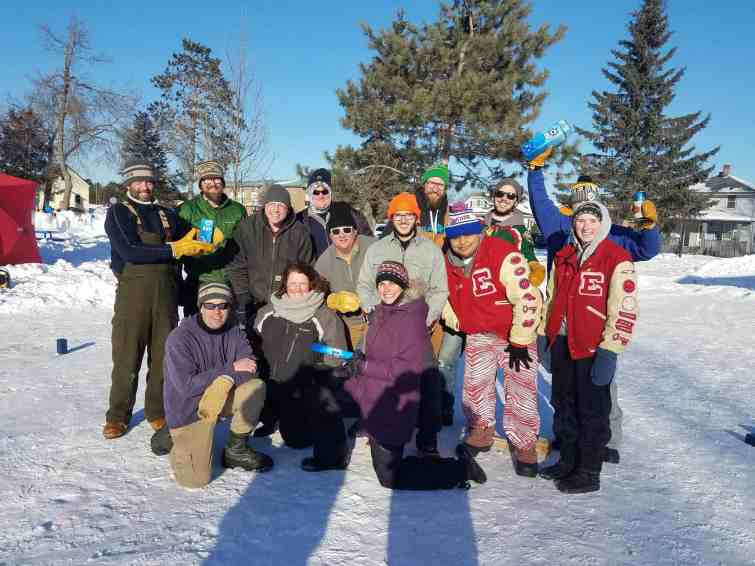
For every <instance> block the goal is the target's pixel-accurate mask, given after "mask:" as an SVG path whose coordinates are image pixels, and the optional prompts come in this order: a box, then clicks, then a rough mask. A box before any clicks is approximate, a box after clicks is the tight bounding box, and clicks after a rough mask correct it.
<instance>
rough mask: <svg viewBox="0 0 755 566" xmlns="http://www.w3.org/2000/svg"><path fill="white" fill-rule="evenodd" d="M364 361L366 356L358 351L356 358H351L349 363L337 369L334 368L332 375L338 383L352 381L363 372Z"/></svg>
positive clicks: (355, 354) (355, 353)
mask: <svg viewBox="0 0 755 566" xmlns="http://www.w3.org/2000/svg"><path fill="white" fill-rule="evenodd" d="M364 361H365V355H364V354H363V353H362V352H360V351H359V350H357V351H356V352H354V357H353V358H351V359H350V360H349V361H348V362H346V363H345V364H343V365H341V366H339V367H337V368H333V370H332V371H331V375H332V376H333V378H334V379H335V380H336V381H339V382H340V383H343V382H344V381H346V380H348V379H351V378H352V377H356V376H357V375H359V374H360V373H361V372H362V368H363V367H364Z"/></svg>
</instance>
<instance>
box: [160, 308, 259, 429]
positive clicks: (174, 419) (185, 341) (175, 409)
mask: <svg viewBox="0 0 755 566" xmlns="http://www.w3.org/2000/svg"><path fill="white" fill-rule="evenodd" d="M198 316H200V315H199V314H195V315H193V316H190V317H188V318H185V319H183V320H182V321H181V324H180V325H179V326H178V328H176V329H174V330H173V331H172V332H171V333H170V334H169V335H168V339H167V341H166V342H165V365H164V374H165V381H164V382H163V397H164V404H165V420H166V422H167V423H168V427H169V428H179V427H182V426H186V425H188V424H191V423H193V422H194V421H196V420H198V419H199V417H197V408H198V407H199V400H200V399H201V398H202V395H204V391H205V389H207V386H208V385H210V383H212V382H213V381H214V380H215V378H216V377H218V376H219V375H227V376H230V377H232V378H233V381H234V382H235V383H236V385H241V384H242V383H246V382H247V381H249V380H250V379H251V378H252V377H253V374H251V373H249V372H247V371H234V369H233V362H235V361H236V360H240V359H241V358H251V359H254V354H252V348H251V346H249V341H248V340H247V339H246V336H245V335H244V332H243V331H242V330H241V329H240V328H239V327H238V326H237V325H229V326H228V327H227V328H226V329H225V330H223V331H222V332H217V333H213V332H208V331H207V330H205V329H204V328H202V327H201V326H199V323H198V322H197V317H198Z"/></svg>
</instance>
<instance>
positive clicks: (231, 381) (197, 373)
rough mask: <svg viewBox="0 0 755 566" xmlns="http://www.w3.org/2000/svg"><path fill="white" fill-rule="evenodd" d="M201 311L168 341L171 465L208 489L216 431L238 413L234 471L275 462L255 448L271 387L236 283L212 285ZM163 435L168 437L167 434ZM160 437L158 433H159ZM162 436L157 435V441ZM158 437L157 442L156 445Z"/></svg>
mask: <svg viewBox="0 0 755 566" xmlns="http://www.w3.org/2000/svg"><path fill="white" fill-rule="evenodd" d="M197 305H198V307H199V313H198V314H195V315H192V316H190V317H188V318H185V319H183V321H181V324H180V325H179V327H178V328H176V329H175V330H173V332H171V333H170V335H169V336H168V340H167V342H166V344H165V385H164V389H165V419H166V421H167V424H168V428H169V430H170V437H169V438H164V442H163V446H165V444H166V443H167V444H170V441H171V440H172V449H170V446H165V449H166V450H170V463H171V467H172V468H173V472H174V473H175V476H176V481H177V482H178V483H179V484H180V485H182V486H185V487H202V486H205V485H207V484H208V483H209V482H210V478H211V475H212V452H213V446H212V444H213V432H214V429H215V424H216V423H217V421H218V418H219V417H223V416H232V420H231V431H230V435H229V437H228V443H227V444H226V446H225V449H224V451H223V465H224V466H225V467H226V468H236V467H240V468H243V469H245V470H248V471H258V472H266V471H268V470H270V469H271V468H272V467H273V460H272V459H271V458H270V457H269V456H267V455H266V454H262V453H259V452H256V451H255V450H253V449H252V448H250V447H249V446H247V439H248V438H249V434H250V433H251V431H252V430H253V429H254V427H255V426H257V421H258V419H259V415H260V411H261V410H262V405H263V404H264V402H265V384H264V383H263V382H262V381H261V380H260V379H257V378H256V377H254V376H255V373H256V371H257V364H256V362H255V360H254V359H253V355H252V349H251V347H250V346H249V342H248V341H247V339H246V336H245V335H244V332H243V330H241V329H240V328H239V327H238V325H237V324H235V323H234V322H233V321H229V314H230V313H231V312H233V310H232V308H233V293H232V291H231V288H230V287H228V286H227V285H224V284H221V283H207V284H205V285H202V286H201V287H200V288H199V297H198V300H197ZM157 434H162V435H163V436H167V435H165V434H164V431H160V432H158V433H157ZM156 436H157V435H156ZM153 440H155V439H153ZM154 448H155V442H154V441H153V449H154Z"/></svg>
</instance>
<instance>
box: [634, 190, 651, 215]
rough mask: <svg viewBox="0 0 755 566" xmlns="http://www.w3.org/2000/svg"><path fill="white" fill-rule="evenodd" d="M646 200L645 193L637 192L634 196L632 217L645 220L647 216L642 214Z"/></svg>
mask: <svg viewBox="0 0 755 566" xmlns="http://www.w3.org/2000/svg"><path fill="white" fill-rule="evenodd" d="M646 200H647V199H646V198H645V191H637V192H636V193H634V195H633V196H632V216H634V218H635V220H642V219H643V218H645V215H644V214H643V213H642V203H644V202H645V201H646Z"/></svg>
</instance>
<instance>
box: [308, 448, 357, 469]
mask: <svg viewBox="0 0 755 566" xmlns="http://www.w3.org/2000/svg"><path fill="white" fill-rule="evenodd" d="M349 462H351V451H347V452H346V455H345V456H344V457H343V459H342V460H341V461H340V462H335V463H332V464H323V463H320V462H318V461H317V460H316V459H315V458H314V457H311V458H304V459H303V460H302V461H301V469H302V470H304V471H305V472H325V471H327V470H345V469H346V468H348V467H349Z"/></svg>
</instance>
